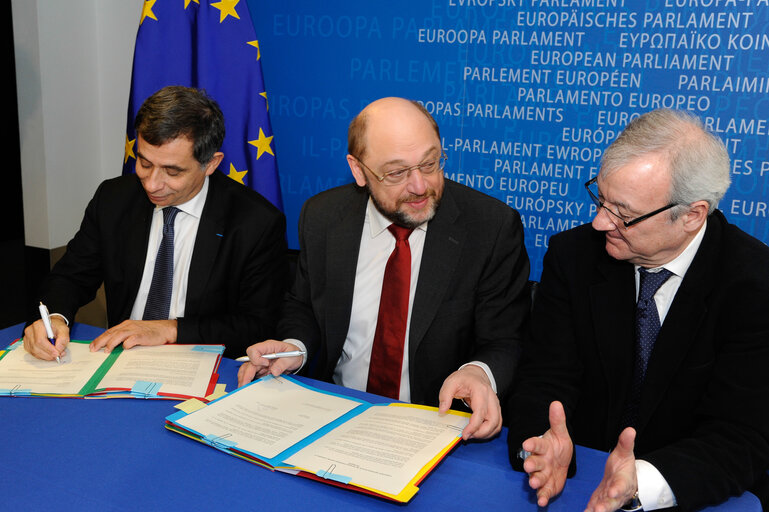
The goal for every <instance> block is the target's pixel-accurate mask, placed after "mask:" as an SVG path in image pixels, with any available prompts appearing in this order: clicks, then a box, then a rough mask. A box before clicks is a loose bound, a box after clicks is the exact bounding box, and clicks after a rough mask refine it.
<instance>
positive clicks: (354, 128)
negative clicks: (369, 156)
mask: <svg viewBox="0 0 769 512" xmlns="http://www.w3.org/2000/svg"><path fill="white" fill-rule="evenodd" d="M408 101H409V103H411V104H412V105H414V106H415V107H416V109H417V110H419V111H420V112H421V113H422V114H424V116H425V117H426V118H427V120H428V121H429V122H430V126H432V127H433V130H435V135H437V136H438V140H440V138H441V132H440V130H439V129H438V123H436V122H435V119H433V116H431V115H430V112H428V111H427V109H426V108H425V107H424V105H422V104H421V103H419V102H418V101H414V100H408ZM367 118H368V107H366V108H364V109H363V110H361V111H360V113H359V114H358V115H357V116H355V117H354V118H353V120H352V121H351V122H350V127H349V128H348V129H347V153H349V154H350V155H352V156H354V157H355V158H363V155H364V153H365V152H366V148H365V147H364V144H363V139H364V138H365V136H366V122H367V120H368V119H367Z"/></svg>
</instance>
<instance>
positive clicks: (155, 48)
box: [123, 0, 283, 210]
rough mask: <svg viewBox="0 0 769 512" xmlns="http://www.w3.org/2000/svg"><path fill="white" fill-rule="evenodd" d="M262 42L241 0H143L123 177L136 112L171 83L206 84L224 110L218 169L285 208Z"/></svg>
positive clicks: (130, 160) (130, 157) (132, 160)
mask: <svg viewBox="0 0 769 512" xmlns="http://www.w3.org/2000/svg"><path fill="white" fill-rule="evenodd" d="M260 58H261V54H260V51H259V41H257V39H256V34H255V33H254V26H253V23H252V21H251V16H250V14H249V12H248V4H247V3H246V2H245V0H244V1H241V0H222V1H219V2H210V1H207V0H145V1H144V5H143V8H142V14H141V20H140V21H139V31H138V33H137V34H136V47H135V50H134V62H133V76H132V80H131V98H130V100H129V103H128V126H127V129H126V147H125V159H124V162H123V174H129V173H132V172H134V166H135V164H136V156H135V153H134V145H135V143H136V132H135V131H134V128H133V124H134V117H135V116H136V112H137V110H139V107H140V106H141V104H142V103H143V102H144V100H145V99H146V98H147V97H148V96H150V95H151V94H152V93H154V92H155V91H157V90H158V89H161V88H163V87H165V86H167V85H184V86H188V87H197V88H201V89H205V90H206V92H208V95H209V96H211V97H212V98H214V99H215V100H216V101H217V103H219V106H220V107H221V108H222V112H223V113H224V119H225V128H226V132H227V133H226V137H225V139H224V145H223V146H222V151H223V152H224V160H223V161H222V164H221V166H220V170H221V171H222V172H224V173H225V174H228V175H229V176H230V177H231V178H232V179H234V180H236V181H239V182H241V183H243V184H245V185H246V186H248V187H251V188H253V189H254V190H256V191H257V192H259V193H260V194H262V195H263V196H264V197H266V198H267V199H269V200H270V201H271V202H272V203H273V204H274V205H275V206H277V207H278V208H280V209H281V210H282V209H283V205H282V201H281V197H280V183H279V180H278V168H277V164H276V161H275V149H274V148H275V145H274V144H273V141H272V138H273V135H272V128H271V127H270V119H269V116H268V114H267V93H266V92H265V87H264V80H263V78H262V69H261V63H260V61H259V60H260Z"/></svg>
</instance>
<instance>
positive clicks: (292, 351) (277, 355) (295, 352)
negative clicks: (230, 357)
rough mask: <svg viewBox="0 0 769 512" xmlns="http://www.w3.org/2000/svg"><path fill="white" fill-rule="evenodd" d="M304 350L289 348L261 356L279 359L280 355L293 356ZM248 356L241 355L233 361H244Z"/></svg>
mask: <svg viewBox="0 0 769 512" xmlns="http://www.w3.org/2000/svg"><path fill="white" fill-rule="evenodd" d="M305 354H306V352H305V351H304V350H291V351H290V352H275V353H274V354H264V355H263V356H262V357H263V358H265V359H279V358H281V357H294V356H303V355H305ZM248 360H249V358H248V356H241V357H239V358H237V359H235V361H239V362H241V363H245V362H246V361H248Z"/></svg>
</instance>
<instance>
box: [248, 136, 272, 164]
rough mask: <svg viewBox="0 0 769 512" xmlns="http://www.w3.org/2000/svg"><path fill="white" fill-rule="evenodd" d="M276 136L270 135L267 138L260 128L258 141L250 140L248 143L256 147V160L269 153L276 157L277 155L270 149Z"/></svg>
mask: <svg viewBox="0 0 769 512" xmlns="http://www.w3.org/2000/svg"><path fill="white" fill-rule="evenodd" d="M273 137H274V136H273V135H270V136H269V137H265V135H264V132H263V131H262V129H261V128H259V138H258V139H256V140H250V141H248V143H249V144H251V145H252V146H256V149H257V151H256V159H257V160H259V158H260V157H261V156H262V154H263V153H269V154H271V155H272V156H275V153H273V152H272V148H271V147H270V142H272V138H273Z"/></svg>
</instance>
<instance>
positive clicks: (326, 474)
mask: <svg viewBox="0 0 769 512" xmlns="http://www.w3.org/2000/svg"><path fill="white" fill-rule="evenodd" d="M315 474H316V475H318V476H319V477H321V478H325V479H326V480H334V481H335V482H342V483H343V484H349V483H350V482H351V481H352V478H350V477H349V476H344V475H337V474H336V473H330V472H328V471H318V472H317V473H315Z"/></svg>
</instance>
